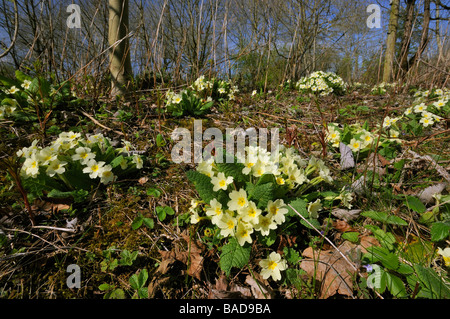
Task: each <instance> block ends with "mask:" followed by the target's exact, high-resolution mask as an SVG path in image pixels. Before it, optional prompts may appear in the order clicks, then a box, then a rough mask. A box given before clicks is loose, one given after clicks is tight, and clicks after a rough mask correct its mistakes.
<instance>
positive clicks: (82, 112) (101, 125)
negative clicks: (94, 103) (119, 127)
mask: <svg viewBox="0 0 450 319" xmlns="http://www.w3.org/2000/svg"><path fill="white" fill-rule="evenodd" d="M81 114H83V115H84V116H86V117H88V118H89V119H90V120H91V121H92V122H94V123H95V124H97V125H98V126H100V127H102V128H104V129H105V130H108V131H113V132H114V133H116V134H119V135H125V134H123V133H122V132H120V131H115V130H113V129H112V128H110V127H107V126H105V125H103V124H102V123H100V122H99V121H97V120H96V119H95V118H94V117H92V116H91V115H89V114H88V113H86V112H84V111H81Z"/></svg>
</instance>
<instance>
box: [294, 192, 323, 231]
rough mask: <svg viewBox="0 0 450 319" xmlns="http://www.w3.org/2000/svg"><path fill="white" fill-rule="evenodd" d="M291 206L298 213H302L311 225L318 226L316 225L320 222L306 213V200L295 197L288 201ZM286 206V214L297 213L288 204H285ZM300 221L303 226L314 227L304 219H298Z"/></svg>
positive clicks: (295, 214) (318, 225)
mask: <svg viewBox="0 0 450 319" xmlns="http://www.w3.org/2000/svg"><path fill="white" fill-rule="evenodd" d="M289 204H290V205H291V206H292V208H294V209H295V210H296V211H297V212H298V213H299V214H300V215H302V216H303V217H304V218H305V219H306V220H307V221H308V222H309V223H310V224H311V225H312V226H314V227H316V228H318V227H320V223H319V221H318V220H317V219H313V218H310V216H309V213H308V208H307V206H308V205H307V204H306V202H305V201H304V200H303V199H301V198H297V199H295V200H293V201H291V202H290V203H289ZM287 208H288V211H289V212H288V215H289V216H298V215H297V213H296V212H295V211H294V210H293V209H292V208H291V207H289V206H287ZM300 223H301V224H302V225H303V226H305V227H306V228H309V229H314V228H313V227H311V226H310V225H309V224H308V223H307V222H306V221H305V220H304V219H302V218H301V219H300Z"/></svg>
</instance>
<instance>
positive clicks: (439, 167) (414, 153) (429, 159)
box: [408, 150, 450, 183]
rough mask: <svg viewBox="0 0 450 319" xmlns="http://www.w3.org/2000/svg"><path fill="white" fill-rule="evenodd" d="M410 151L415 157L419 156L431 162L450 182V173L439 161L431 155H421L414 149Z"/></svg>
mask: <svg viewBox="0 0 450 319" xmlns="http://www.w3.org/2000/svg"><path fill="white" fill-rule="evenodd" d="M408 153H409V154H411V155H412V156H413V157H414V158H418V159H421V160H424V161H427V162H430V163H431V164H433V165H434V168H435V169H436V171H437V172H438V173H439V175H441V176H442V177H443V178H445V180H446V181H447V182H448V183H450V174H449V173H448V172H447V171H446V170H445V169H444V168H442V166H440V165H439V164H438V163H436V161H435V160H434V159H433V158H432V157H431V156H429V155H419V154H417V153H416V152H414V151H411V150H408Z"/></svg>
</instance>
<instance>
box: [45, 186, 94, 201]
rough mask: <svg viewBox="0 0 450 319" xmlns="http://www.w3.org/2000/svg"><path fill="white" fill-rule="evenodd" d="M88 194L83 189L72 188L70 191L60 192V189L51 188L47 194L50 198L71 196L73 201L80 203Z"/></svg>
mask: <svg viewBox="0 0 450 319" xmlns="http://www.w3.org/2000/svg"><path fill="white" fill-rule="evenodd" d="M88 195H89V192H88V191H86V190H84V189H79V190H74V191H70V192H61V191H60V190H57V189H52V190H51V191H50V193H48V195H47V196H48V197H50V198H68V197H72V198H73V200H74V202H75V203H81V202H83V201H84V200H85V199H86V198H87V196H88Z"/></svg>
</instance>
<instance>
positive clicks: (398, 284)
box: [385, 272, 408, 298]
mask: <svg viewBox="0 0 450 319" xmlns="http://www.w3.org/2000/svg"><path fill="white" fill-rule="evenodd" d="M385 274H386V286H387V289H388V290H389V291H390V292H391V294H392V295H393V296H394V297H396V298H404V297H407V296H408V293H407V292H406V288H405V284H404V283H403V281H402V280H401V279H400V278H399V277H397V276H395V275H393V274H390V273H388V272H385Z"/></svg>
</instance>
